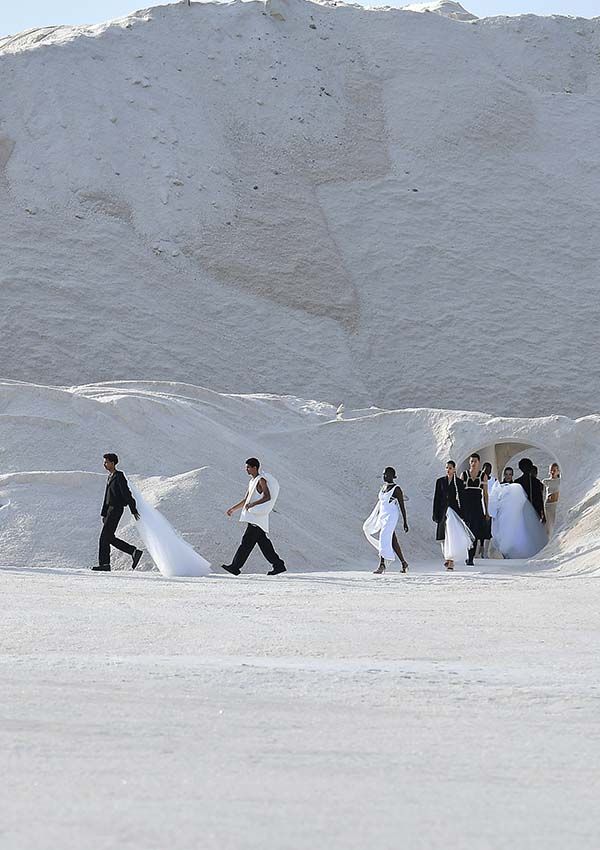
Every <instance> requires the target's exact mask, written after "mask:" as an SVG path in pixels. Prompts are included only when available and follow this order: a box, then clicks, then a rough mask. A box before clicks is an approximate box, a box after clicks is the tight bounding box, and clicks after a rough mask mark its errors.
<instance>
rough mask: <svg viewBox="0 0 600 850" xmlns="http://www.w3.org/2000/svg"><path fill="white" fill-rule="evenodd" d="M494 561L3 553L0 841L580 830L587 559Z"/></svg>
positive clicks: (438, 838)
mask: <svg viewBox="0 0 600 850" xmlns="http://www.w3.org/2000/svg"><path fill="white" fill-rule="evenodd" d="M488 566H489V565H488ZM495 567H496V571H495V573H489V574H485V573H481V572H478V571H477V570H475V571H472V572H471V573H469V574H460V573H457V574H454V575H448V574H445V573H443V574H442V573H441V572H440V570H439V568H437V567H434V566H433V565H427V564H423V565H421V566H420V567H415V568H413V572H412V573H411V574H409V575H408V576H402V575H399V574H393V575H388V576H386V577H385V578H383V579H379V578H378V577H375V576H372V575H371V574H370V573H368V572H339V573H337V574H336V573H327V572H315V573H311V574H307V573H301V574H295V575H290V576H285V577H283V578H281V577H278V578H277V579H267V578H265V577H262V576H248V577H242V578H240V579H234V578H229V577H223V578H211V579H204V580H202V579H196V580H189V579H188V580H170V581H169V580H165V579H162V578H160V577H159V576H155V575H150V574H139V575H138V574H134V573H113V574H111V575H108V574H100V575H99V574H90V573H83V572H76V571H67V570H58V569H56V570H51V569H47V570H44V569H39V570H35V569H32V570H27V569H20V570H16V569H15V570H13V569H9V568H3V569H1V570H0V584H1V586H2V593H3V598H4V600H5V604H4V605H3V609H4V610H3V621H4V628H3V633H2V649H1V655H0V665H1V674H0V675H1V677H2V694H1V699H0V711H1V715H0V750H1V751H2V754H3V755H2V763H3V769H2V783H1V784H0V804H1V808H2V812H3V814H2V819H1V821H0V846H2V848H3V850H33V848H35V850H56V848H60V849H61V850H80V848H82V847H86V848H94V850H113V848H117V847H118V848H119V850H164V848H167V847H168V848H171V850H191V848H199V847H202V848H205V850H238V848H239V850H242V848H244V850H245V849H246V848H257V850H259V848H262V850H282V848H285V850H300V848H302V850H315V848H319V850H320V849H321V848H335V850H338V848H339V850H364V848H366V847H374V848H378V850H379V848H381V849H383V848H386V849H387V848H389V850H397V848H401V847H402V848H411V850H425V848H427V850H429V849H430V848H431V850H439V848H445V850H465V848H469V850H542V848H543V850H596V848H597V847H598V834H599V828H600V821H599V816H598V792H599V791H600V788H599V785H598V770H597V765H598V758H599V757H600V729H599V725H598V711H599V708H600V705H599V696H600V693H599V688H598V676H597V672H598V659H597V646H598V640H599V638H600V634H599V625H600V624H599V620H598V605H597V595H598V578H597V577H595V578H594V577H590V576H581V575H573V574H571V575H565V576H561V575H560V574H558V573H556V572H542V573H538V574H532V573H526V574H522V575H515V574H511V573H510V571H509V570H508V568H506V567H504V568H503V569H502V570H499V569H498V567H497V565H495ZM34 813H35V814H34Z"/></svg>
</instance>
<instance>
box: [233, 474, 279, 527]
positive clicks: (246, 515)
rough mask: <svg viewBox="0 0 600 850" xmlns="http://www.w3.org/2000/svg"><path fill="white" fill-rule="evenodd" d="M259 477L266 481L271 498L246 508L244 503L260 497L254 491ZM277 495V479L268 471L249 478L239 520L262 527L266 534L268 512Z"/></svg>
mask: <svg viewBox="0 0 600 850" xmlns="http://www.w3.org/2000/svg"><path fill="white" fill-rule="evenodd" d="M261 478H264V479H265V481H266V482H267V487H268V488H269V493H270V494H271V498H270V499H269V501H268V502H263V504H262V505H257V506H256V507H255V508H250V510H247V508H246V505H247V504H248V503H249V502H254V501H255V500H256V499H259V498H260V497H261V493H257V492H256V488H257V487H258V482H259V481H260V479H261ZM278 496H279V481H278V480H277V479H276V478H275V476H274V475H271V473H270V472H259V473H258V475H257V476H256V478H251V479H250V482H249V484H248V495H247V496H246V501H245V503H244V507H243V508H242V512H241V514H240V522H249V523H250V524H251V525H257V526H258V527H259V528H262V530H263V531H264V532H265V534H268V533H269V514H270V513H271V511H272V510H273V508H274V507H275V502H276V501H277V497H278Z"/></svg>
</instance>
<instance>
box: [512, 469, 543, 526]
mask: <svg viewBox="0 0 600 850" xmlns="http://www.w3.org/2000/svg"><path fill="white" fill-rule="evenodd" d="M515 484H520V485H521V487H522V488H523V490H525V493H526V494H527V498H528V499H529V501H530V502H531V504H532V505H533V507H534V508H535V512H536V514H537V515H538V516H539V518H540V519H544V517H545V513H544V485H543V484H542V482H541V481H540V480H539V478H532V477H531V475H521V476H520V477H519V478H517V480H516V481H515Z"/></svg>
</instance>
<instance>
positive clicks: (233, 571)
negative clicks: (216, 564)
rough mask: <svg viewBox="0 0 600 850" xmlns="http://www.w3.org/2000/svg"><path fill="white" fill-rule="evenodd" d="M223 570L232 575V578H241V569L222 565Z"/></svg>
mask: <svg viewBox="0 0 600 850" xmlns="http://www.w3.org/2000/svg"><path fill="white" fill-rule="evenodd" d="M221 569H222V570H225V572H226V573H231V575H232V576H239V574H240V573H241V570H240V568H239V567H232V566H231V565H230V564H221Z"/></svg>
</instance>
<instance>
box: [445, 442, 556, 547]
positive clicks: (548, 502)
mask: <svg viewBox="0 0 600 850" xmlns="http://www.w3.org/2000/svg"><path fill="white" fill-rule="evenodd" d="M473 452H477V454H478V455H479V456H480V457H481V463H482V465H483V464H484V463H486V462H487V463H490V464H491V466H492V476H493V477H494V479H497V480H498V481H499V482H500V483H502V482H503V480H504V472H505V470H506V469H507V468H511V469H512V470H513V473H514V480H516V479H518V478H519V476H520V475H521V474H522V473H521V471H520V469H519V461H520V460H522V459H523V458H529V459H530V460H531V461H532V463H533V465H534V467H535V468H536V473H537V474H536V477H537V478H538V480H539V481H540V482H541V484H542V487H543V491H542V492H543V502H544V512H545V515H546V520H547V521H546V523H545V524H544V531H545V534H544V535H539V540H538V542H537V543H536V545H535V546H534V547H533V549H534V550H535V551H531V552H530V553H529V554H528V557H533V556H534V555H536V554H537V553H538V552H540V551H541V550H542V549H544V548H545V546H546V545H547V544H548V543H549V542H550V540H551V539H552V537H553V536H554V534H555V533H556V528H557V526H558V525H559V524H560V519H561V515H562V513H563V506H562V505H561V502H560V482H559V484H558V485H555V484H551V483H548V481H549V479H550V478H551V473H550V469H551V467H552V465H553V464H558V467H559V469H561V466H560V461H559V459H558V458H557V457H556V456H555V455H554V454H553V453H552V452H550V451H548V449H545V448H543V447H542V446H539V445H535V444H533V443H529V442H526V441H523V440H518V439H502V440H497V441H495V442H493V443H488V444H487V445H485V446H480V447H478V448H473V449H471V451H470V452H469V454H468V455H466V456H465V457H464V458H463V459H462V461H461V463H460V464H459V466H458V472H459V475H462V474H463V472H465V471H467V470H468V468H469V457H470V455H471V454H473ZM519 486H520V485H519ZM555 490H558V495H557V496H553V497H550V492H551V491H555ZM555 500H556V501H555ZM494 526H496V531H497V534H496V535H494V530H495V529H494ZM503 532H504V534H501V533H500V518H499V516H496V517H493V518H492V523H491V534H492V539H491V541H490V544H489V550H488V557H490V558H511V557H518V556H514V555H510V554H507V551H508V552H510V550H509V549H508V548H507V547H506V546H502V545H499V540H501V539H502V538H503V537H504V539H505V536H506V528H504V529H503ZM515 533H517V531H516V530H515ZM503 542H504V540H503ZM503 549H504V551H502V550H503Z"/></svg>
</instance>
